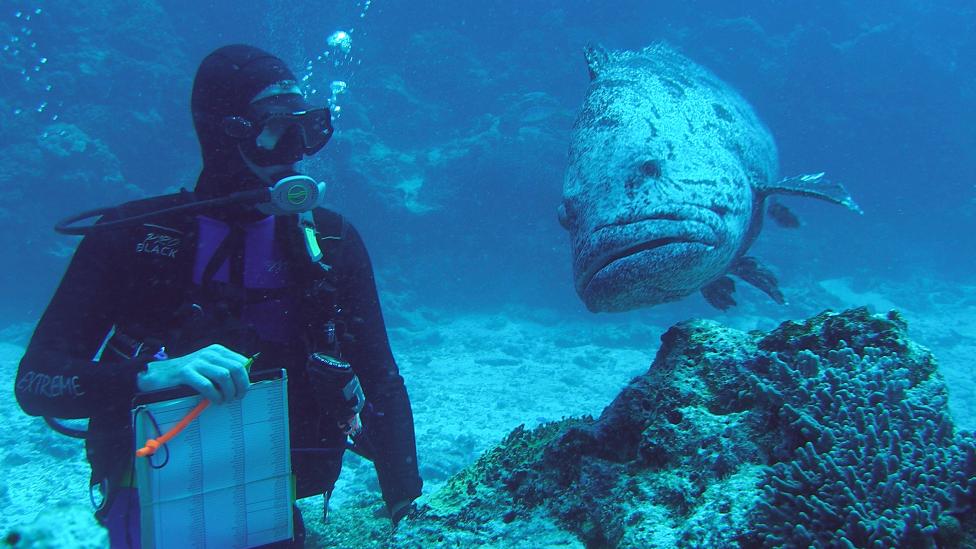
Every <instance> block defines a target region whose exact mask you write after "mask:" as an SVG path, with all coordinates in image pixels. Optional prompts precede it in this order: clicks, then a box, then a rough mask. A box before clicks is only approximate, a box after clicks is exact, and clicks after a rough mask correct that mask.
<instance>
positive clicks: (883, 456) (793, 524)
mask: <svg viewBox="0 0 976 549" xmlns="http://www.w3.org/2000/svg"><path fill="white" fill-rule="evenodd" d="M906 332H907V327H906V325H905V323H904V322H903V321H902V320H901V318H900V317H899V316H898V315H897V314H896V313H894V312H892V313H889V314H888V315H871V314H869V313H868V312H867V310H866V309H853V310H849V311H846V312H843V313H839V314H838V313H832V312H825V313H822V314H820V315H818V316H815V317H813V318H811V319H809V320H807V321H805V322H787V323H784V324H782V325H781V326H780V327H779V328H777V329H775V330H773V331H771V332H769V333H760V332H753V333H744V332H740V331H737V330H732V329H729V328H725V327H723V326H721V325H720V324H717V323H715V322H711V321H688V322H683V323H681V324H678V325H676V326H674V327H673V328H671V329H670V330H668V331H667V333H665V334H664V335H663V336H662V343H663V344H662V347H661V349H660V351H659V353H658V355H657V358H656V359H655V361H654V363H653V365H652V366H651V368H650V369H649V370H648V371H647V373H645V374H643V375H641V376H639V377H637V378H636V379H634V380H633V381H632V382H631V383H630V384H629V385H628V386H627V387H626V388H625V389H624V390H623V391H622V392H621V393H620V394H619V395H618V396H617V398H616V399H615V400H614V401H613V402H612V403H611V404H610V405H609V406H608V407H607V408H606V409H605V410H604V412H603V413H602V414H601V416H600V417H599V418H597V419H593V418H582V419H567V420H563V421H561V422H555V423H549V424H546V425H543V426H540V427H538V428H536V429H534V430H531V431H530V430H525V429H522V428H519V429H516V430H515V431H513V432H512V433H511V434H509V435H508V436H507V437H506V438H505V440H503V441H502V442H501V443H500V444H499V445H498V446H497V447H496V448H494V449H493V450H491V451H490V452H488V453H486V454H485V455H484V456H483V457H482V458H481V459H480V460H479V461H478V462H477V463H475V464H474V465H472V466H471V467H469V468H467V469H466V470H464V471H462V472H461V473H460V474H458V475H456V476H455V477H454V478H452V479H451V480H450V481H449V482H448V484H447V485H446V487H445V488H443V489H442V490H441V491H439V492H437V493H435V494H433V495H432V496H431V497H430V498H428V500H427V501H426V502H425V504H424V505H422V506H421V508H420V509H419V511H418V512H417V513H416V514H415V515H414V516H413V517H411V518H410V519H408V520H407V521H405V522H404V523H403V524H401V527H400V528H399V529H398V531H397V532H396V533H395V534H394V537H393V539H392V540H391V542H392V544H393V545H395V546H398V547H408V546H418V547H419V546H423V547H428V546H472V545H491V546H493V547H505V546H511V547H515V546H521V547H527V546H570V547H571V546H587V547H676V546H677V547H740V546H742V547H776V546H790V547H799V546H812V545H815V546H830V547H875V546H878V547H934V546H940V547H957V546H966V545H969V544H971V543H973V526H974V525H973V522H974V520H973V519H972V518H968V515H967V514H966V512H967V511H968V510H969V509H970V508H971V506H972V504H973V503H974V495H976V450H974V437H973V435H972V434H971V433H957V432H955V429H954V426H953V423H952V420H951V418H950V417H949V415H948V412H947V408H946V401H947V391H946V386H945V383H944V382H943V380H942V378H941V376H940V375H939V374H938V373H937V371H936V364H935V361H934V359H933V357H932V356H931V354H930V353H929V352H928V351H927V350H926V349H924V348H922V347H920V346H918V345H916V344H914V343H912V342H911V341H910V340H909V339H908V337H907V335H906ZM579 383H580V384H590V383H600V372H599V371H597V370H594V371H593V373H592V376H589V377H588V378H587V379H580V380H579ZM526 398H527V399H531V398H532V395H531V387H527V388H526Z"/></svg>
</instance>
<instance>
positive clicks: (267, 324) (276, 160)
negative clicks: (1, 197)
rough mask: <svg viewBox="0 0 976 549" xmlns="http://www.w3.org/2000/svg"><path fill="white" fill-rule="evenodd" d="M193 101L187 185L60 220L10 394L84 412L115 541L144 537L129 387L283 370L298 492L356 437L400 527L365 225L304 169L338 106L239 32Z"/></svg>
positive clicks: (389, 391)
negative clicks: (61, 271) (327, 201)
mask: <svg viewBox="0 0 976 549" xmlns="http://www.w3.org/2000/svg"><path fill="white" fill-rule="evenodd" d="M191 107H192V113H193V122H194V127H195V129H196V133H197V136H198V138H199V141H200V148H201V151H202V155H203V169H202V171H201V173H200V176H199V178H198V179H197V183H196V187H195V189H194V190H193V192H188V191H186V190H184V191H181V192H179V193H176V194H173V195H167V196H160V197H155V198H150V199H145V200H139V201H135V202H129V203H126V204H123V205H121V206H117V207H112V208H103V209H100V210H95V211H92V212H86V213H84V214H81V215H79V216H75V217H74V218H71V219H69V220H66V221H65V222H62V223H61V224H59V225H58V227H57V228H58V230H60V231H61V232H65V233H69V234H84V235H85V237H84V239H83V240H82V241H81V243H80V244H79V246H78V249H77V250H76V252H75V254H74V257H73V258H72V260H71V263H70V265H69V267H68V269H67V271H66V273H65V275H64V277H63V279H62V280H61V283H60V286H59V287H58V289H57V291H56V292H55V294H54V297H53V298H52V300H51V302H50V304H49V305H48V308H47V310H46V311H45V312H44V314H43V316H42V317H41V319H40V322H39V323H38V325H37V327H36V330H35V332H34V334H33V336H32V338H31V340H30V344H29V345H28V347H27V350H26V352H25V354H24V357H23V359H22V360H21V363H20V367H19V370H18V372H17V378H16V387H15V393H16V396H17V400H18V402H19V404H20V406H21V408H22V409H23V410H24V411H25V412H26V413H28V414H31V415H35V416H45V418H46V419H48V421H49V423H51V424H52V426H57V425H60V424H59V423H57V422H56V421H54V420H53V419H51V418H59V419H86V418H87V419H88V430H87V431H85V432H82V433H81V434H80V435H78V436H84V437H85V439H86V453H87V457H88V461H89V463H90V464H91V469H92V477H91V479H92V481H91V482H92V492H93V493H95V492H101V493H102V494H103V500H102V502H101V504H100V506H99V507H98V509H97V511H96V517H97V518H98V520H99V521H100V522H101V523H102V524H103V525H105V526H106V527H107V528H108V530H109V537H110V541H111V546H112V547H113V548H114V547H138V546H139V544H140V542H139V540H140V522H139V499H138V494H137V490H136V488H135V487H134V484H135V483H134V480H133V463H134V459H138V458H135V457H134V453H133V431H132V417H131V404H132V401H133V398H134V395H136V394H137V393H142V392H147V391H154V390H160V389H166V388H172V387H177V386H184V387H189V388H191V389H193V390H194V391H195V392H197V393H199V394H200V395H202V396H203V397H204V398H206V399H208V400H209V401H211V402H213V403H218V404H219V403H223V402H229V401H232V400H234V399H238V398H242V397H243V396H244V395H245V393H246V392H247V390H248V387H249V384H250V379H251V378H253V377H254V374H255V373H256V372H259V371H262V370H275V369H278V368H284V369H285V370H286V371H287V376H288V384H287V386H288V417H289V423H290V425H289V427H290V429H289V431H290V447H291V450H292V455H291V463H292V473H293V476H294V481H295V492H294V494H295V496H296V497H297V498H304V497H308V496H312V495H317V494H324V496H325V498H326V510H327V509H328V496H329V495H330V494H331V491H332V489H333V487H334V484H335V481H336V479H337V478H338V475H339V470H340V467H341V461H342V456H343V453H344V451H345V450H346V449H347V447H349V446H350V437H351V440H352V441H353V443H352V445H351V448H352V449H353V450H354V451H357V452H358V453H361V454H363V455H364V456H366V457H368V458H369V459H371V460H372V461H373V463H374V466H375V469H376V473H377V476H378V479H379V484H380V488H381V490H382V494H383V499H384V501H385V503H386V507H387V511H388V512H389V515H390V518H391V520H392V521H393V525H394V526H396V523H397V522H398V521H399V520H400V519H401V518H402V517H403V516H404V515H405V514H407V513H408V512H409V511H410V509H412V506H413V503H412V502H413V500H414V499H416V498H417V497H418V496H419V495H420V493H421V485H422V481H421V479H420V475H419V472H418V466H417V458H416V455H417V451H416V443H415V438H414V425H413V415H412V411H411V407H410V401H409V398H408V396H407V392H406V388H405V386H404V382H403V378H402V377H401V376H400V374H399V371H398V369H397V365H396V362H395V361H394V358H393V355H392V353H391V350H390V346H389V341H388V339H387V334H386V327H385V325H384V322H383V317H382V313H381V311H380V304H379V299H378V296H377V292H376V285H375V282H374V279H373V272H372V266H371V264H370V260H369V256H368V255H367V251H366V247H365V245H364V244H363V241H362V240H361V238H360V236H359V234H358V232H357V231H356V229H355V228H353V227H352V225H350V224H349V223H348V222H347V221H346V220H345V219H344V218H343V217H342V216H341V215H339V214H338V213H336V212H333V211H330V210H327V209H325V208H322V207H316V206H317V204H318V202H319V199H320V196H321V194H322V192H323V191H324V184H321V183H316V182H315V181H314V180H312V179H311V178H309V177H308V176H305V175H303V174H300V173H298V172H297V171H296V163H297V162H298V161H300V160H301V159H302V158H304V157H306V156H309V155H313V154H315V153H317V152H318V151H319V150H321V149H322V148H323V147H324V146H325V144H326V142H327V141H328V140H329V138H330V137H331V135H332V125H331V113H330V111H329V109H328V108H316V107H314V106H311V105H308V104H307V103H306V102H305V99H304V97H303V95H302V93H301V90H300V89H299V87H298V85H297V83H296V79H295V76H294V74H293V73H292V72H291V71H290V70H289V69H288V67H287V66H286V65H285V63H284V62H283V61H282V60H280V59H279V58H277V57H275V56H273V55H271V54H269V53H267V52H265V51H262V50H260V49H257V48H254V47H251V46H246V45H231V46H225V47H222V48H219V49H217V50H216V51H214V52H213V53H211V54H210V55H208V56H207V57H206V58H205V59H204V60H203V62H202V63H201V65H200V67H199V69H198V71H197V74H196V77H195V79H194V82H193V93H192V98H191ZM95 216H98V217H99V219H98V221H97V222H96V223H95V224H94V225H89V226H87V227H78V226H74V225H73V224H74V223H76V222H77V221H79V220H82V219H86V218H91V217H95ZM252 361H253V364H251V362H252ZM336 372H338V373H339V374H340V375H339V376H338V377H339V378H341V379H342V381H341V383H342V384H343V385H342V386H341V387H339V388H338V389H337V388H336V385H335V379H337V378H336V375H335V374H336ZM343 376H344V377H343ZM350 378H351V379H352V381H350ZM356 379H358V383H356V382H355V380H356ZM60 430H61V431H62V432H65V431H71V430H70V429H68V428H66V427H64V426H63V425H61V429H60ZM93 501H94V498H93ZM294 512H295V515H296V516H295V530H294V532H295V536H294V539H293V540H292V541H291V542H287V543H285V544H278V545H274V546H281V547H301V546H303V545H304V526H303V522H302V520H301V514H300V513H299V512H298V508H297V507H294Z"/></svg>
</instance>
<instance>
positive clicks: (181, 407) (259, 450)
mask: <svg viewBox="0 0 976 549" xmlns="http://www.w3.org/2000/svg"><path fill="white" fill-rule="evenodd" d="M200 398H201V397H200V396H198V395H197V396H191V397H183V398H175V399H170V400H164V401H160V402H153V403H149V404H141V405H138V406H136V407H135V408H134V409H133V410H132V414H133V421H134V424H135V436H136V439H135V440H136V445H137V447H139V446H142V444H143V443H144V442H145V441H146V439H148V438H154V437H158V436H159V435H160V434H161V433H165V432H167V431H168V430H169V429H170V428H171V427H173V426H174V425H176V424H177V423H178V422H179V421H180V420H181V419H183V417H184V416H186V414H187V413H189V412H190V411H191V410H192V409H193V408H194V407H195V406H196V405H197V404H198V403H199V402H200ZM290 455H291V454H290V448H289V440H288V392H287V379H286V378H285V376H284V372H283V371H282V373H281V377H276V379H271V380H267V381H258V382H255V383H252V384H251V387H250V389H249V390H248V392H247V395H246V396H245V397H244V398H243V399H239V400H236V401H234V402H231V403H228V404H224V405H216V404H211V405H209V406H208V407H207V408H206V409H205V410H204V411H203V413H201V414H200V415H199V417H197V418H196V419H195V420H194V421H192V422H191V423H190V424H189V425H188V426H187V427H186V428H185V429H184V430H183V431H182V432H181V433H179V434H178V435H176V436H175V437H174V438H173V439H172V440H170V441H169V442H167V443H166V444H165V445H164V446H161V447H160V448H159V450H157V452H156V454H155V455H154V456H150V457H149V458H145V457H136V458H135V460H136V461H135V474H136V485H137V488H138V490H139V506H140V509H141V520H140V523H141V527H142V528H141V530H142V531H141V536H142V547H144V548H149V547H157V548H167V547H187V548H194V547H195V548H203V547H221V548H223V547H255V546H258V545H263V544H266V543H271V542H275V541H280V540H285V539H290V538H291V537H292V531H293V529H294V524H293V522H292V521H293V517H292V509H291V506H292V500H293V498H292V484H291V458H290Z"/></svg>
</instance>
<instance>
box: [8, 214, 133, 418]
mask: <svg viewBox="0 0 976 549" xmlns="http://www.w3.org/2000/svg"><path fill="white" fill-rule="evenodd" d="M113 243H114V242H113V240H112V234H111V233H105V234H99V235H95V236H88V237H86V238H85V239H84V240H82V242H81V244H80V245H79V246H78V250H77V251H76V252H75V255H74V257H73V258H72V259H71V264H70V265H69V266H68V270H67V272H65V274H64V277H63V278H62V279H61V284H60V285H59V286H58V289H57V291H56V292H55V294H54V297H53V298H52V299H51V303H50V304H49V305H48V307H47V310H46V311H45V312H44V315H43V316H42V317H41V320H40V322H39V323H38V325H37V328H36V329H35V330H34V335H33V336H32V337H31V341H30V344H28V346H27V351H26V352H25V354H24V357H23V359H21V361H20V367H19V369H18V371H17V379H16V383H15V388H14V393H15V394H16V396H17V402H18V403H19V404H20V406H21V408H23V410H24V411H25V412H27V413H28V414H31V415H44V416H53V417H59V418H83V417H90V416H91V415H92V414H96V413H98V412H99V411H102V410H104V409H106V408H110V407H112V406H116V405H128V403H129V401H130V400H131V398H132V395H133V394H134V393H135V391H136V375H137V374H138V373H139V372H140V371H142V370H143V369H144V368H145V363H146V362H147V361H148V360H151V359H152V357H147V358H145V359H129V360H123V361H117V362H113V363H111V364H99V363H95V362H93V360H92V359H93V357H94V356H95V353H96V352H98V349H99V348H100V347H101V345H102V342H103V341H104V340H105V337H106V335H107V334H108V332H109V330H110V329H111V327H112V323H113V318H114V311H115V304H116V303H117V301H118V299H119V295H120V291H119V289H120V288H121V284H122V281H121V280H120V275H121V274H122V271H121V269H123V268H124V267H120V265H122V264H120V263H119V262H117V261H115V260H114V259H115V253H114V252H113V249H114V246H113Z"/></svg>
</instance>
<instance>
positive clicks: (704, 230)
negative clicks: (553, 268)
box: [577, 213, 722, 292]
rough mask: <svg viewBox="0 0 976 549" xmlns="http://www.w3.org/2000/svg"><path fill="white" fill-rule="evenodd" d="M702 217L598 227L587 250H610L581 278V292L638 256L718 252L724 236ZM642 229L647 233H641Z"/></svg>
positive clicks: (672, 217) (656, 217) (652, 218)
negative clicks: (663, 252)
mask: <svg viewBox="0 0 976 549" xmlns="http://www.w3.org/2000/svg"><path fill="white" fill-rule="evenodd" d="M698 217H699V216H694V217H689V216H678V215H675V214H674V213H669V214H664V215H661V214H658V215H654V216H646V217H642V218H640V219H637V220H633V221H622V222H614V223H608V224H603V225H599V226H597V227H596V229H594V231H593V232H592V233H591V235H593V240H592V241H591V243H590V246H587V248H589V249H590V250H592V249H593V248H594V247H600V248H607V249H608V250H607V251H606V252H604V253H602V254H599V255H597V256H596V257H591V258H590V259H591V260H592V262H591V263H590V266H589V268H588V269H586V270H585V271H584V272H583V274H582V276H581V277H580V278H579V280H578V283H577V288H578V289H579V290H580V291H581V292H585V291H586V289H587V288H588V287H589V285H590V283H591V282H592V281H593V279H594V278H596V276H597V275H598V274H599V273H600V272H602V271H604V270H606V269H607V267H609V266H611V265H613V264H614V263H616V262H618V261H620V260H622V259H627V258H629V257H633V256H635V255H637V254H641V253H646V252H652V251H660V250H663V249H665V248H668V247H675V246H683V247H685V248H687V253H705V252H707V251H709V250H711V249H714V248H715V247H717V246H718V245H719V244H720V243H721V240H722V239H721V238H720V236H719V235H720V234H721V232H720V231H717V230H716V229H715V228H714V227H715V225H716V224H713V223H711V222H709V221H712V220H711V219H708V220H706V219H701V218H698ZM696 218H697V219H696ZM642 228H644V229H645V230H643V231H641V229H642ZM635 232H644V233H645V234H646V233H650V234H651V236H652V238H643V239H637V238H634V237H635V236H636V235H635V234H633V233H635ZM597 243H602V246H598V244H597ZM585 254H586V251H585V250H584V251H583V252H582V253H581V254H580V256H579V257H577V260H578V261H579V260H582V259H583V258H584V256H585ZM594 255H596V254H594Z"/></svg>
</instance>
